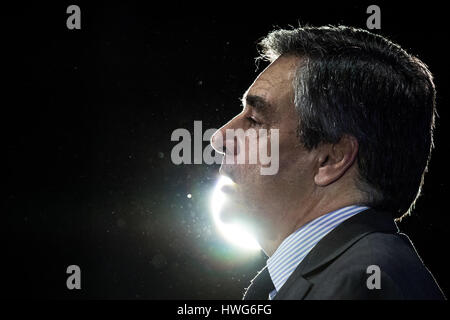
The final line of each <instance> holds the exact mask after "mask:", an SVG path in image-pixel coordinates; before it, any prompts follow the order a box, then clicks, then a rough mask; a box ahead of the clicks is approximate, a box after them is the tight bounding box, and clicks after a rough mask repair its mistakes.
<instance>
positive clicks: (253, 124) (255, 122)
mask: <svg viewBox="0 0 450 320" xmlns="http://www.w3.org/2000/svg"><path fill="white" fill-rule="evenodd" d="M247 120H248V121H249V122H250V125H252V126H256V125H259V122H258V121H256V120H255V119H254V118H252V117H247Z"/></svg>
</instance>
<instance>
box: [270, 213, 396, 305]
mask: <svg viewBox="0 0 450 320" xmlns="http://www.w3.org/2000/svg"><path fill="white" fill-rule="evenodd" d="M376 231H377V232H389V233H396V232H398V228H397V226H396V225H395V223H394V220H393V218H392V215H391V214H390V213H388V212H382V211H376V210H374V209H368V210H366V211H363V212H361V213H359V214H357V215H355V216H353V217H351V218H349V219H347V220H345V221H344V222H342V223H341V224H340V225H338V226H337V227H336V228H335V229H334V230H332V231H331V232H330V233H329V234H327V235H326V236H325V237H324V238H323V239H321V240H320V241H319V242H318V243H317V244H316V246H315V247H314V248H313V249H312V250H311V252H310V253H309V254H308V255H307V256H306V257H305V259H304V260H303V261H302V262H301V263H300V265H299V266H298V267H297V269H296V270H295V271H294V272H293V273H292V275H291V276H290V277H289V279H288V280H287V281H286V283H285V284H284V285H283V287H282V288H281V289H280V291H279V292H278V293H277V295H276V296H275V300H278V299H302V298H303V297H304V296H305V295H306V293H307V292H308V290H309V289H310V287H311V283H310V282H309V281H308V280H307V279H306V277H307V275H308V274H310V273H312V272H313V271H314V270H317V269H319V268H320V267H322V266H324V265H326V264H327V263H329V262H330V261H332V260H334V259H336V258H337V257H338V256H340V255H341V254H342V253H344V251H346V250H347V249H348V248H349V247H351V246H352V245H353V244H354V243H355V242H357V241H358V240H359V239H361V238H362V237H364V236H366V235H367V234H369V233H372V232H376ZM294 283H295V286H293V284H294Z"/></svg>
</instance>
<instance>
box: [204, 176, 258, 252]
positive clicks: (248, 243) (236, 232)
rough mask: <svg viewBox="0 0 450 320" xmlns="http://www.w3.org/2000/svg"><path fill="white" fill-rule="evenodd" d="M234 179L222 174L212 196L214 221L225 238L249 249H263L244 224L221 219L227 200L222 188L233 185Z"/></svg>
mask: <svg viewBox="0 0 450 320" xmlns="http://www.w3.org/2000/svg"><path fill="white" fill-rule="evenodd" d="M233 184H234V183H233V181H232V180H231V179H230V178H228V177H225V176H220V178H219V181H218V182H217V184H216V186H215V188H214V191H213V193H212V197H211V211H212V215H213V218H214V222H215V224H216V226H217V228H218V229H219V230H220V232H221V233H222V235H223V236H224V238H225V239H227V240H228V241H229V242H231V243H232V244H234V245H236V246H238V247H240V248H243V249H248V250H254V251H256V250H261V247H260V245H259V244H258V242H257V241H256V239H255V238H254V237H253V236H252V235H251V234H250V233H249V232H248V231H247V230H245V228H244V227H243V226H242V225H239V224H230V223H224V222H223V221H222V220H221V219H220V211H221V209H222V207H223V205H224V203H225V201H226V197H227V195H226V194H224V193H223V192H222V191H221V189H222V187H224V186H226V185H233Z"/></svg>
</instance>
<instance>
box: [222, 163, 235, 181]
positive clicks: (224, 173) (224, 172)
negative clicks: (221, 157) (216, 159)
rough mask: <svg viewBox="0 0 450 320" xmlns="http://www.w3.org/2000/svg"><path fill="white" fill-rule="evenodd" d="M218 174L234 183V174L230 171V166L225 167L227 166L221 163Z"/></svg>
mask: <svg viewBox="0 0 450 320" xmlns="http://www.w3.org/2000/svg"><path fill="white" fill-rule="evenodd" d="M219 174H220V175H221V176H225V177H227V178H228V179H230V180H231V181H232V182H233V183H236V181H235V177H234V174H233V171H232V169H231V165H227V164H225V163H222V165H221V166H220V169H219Z"/></svg>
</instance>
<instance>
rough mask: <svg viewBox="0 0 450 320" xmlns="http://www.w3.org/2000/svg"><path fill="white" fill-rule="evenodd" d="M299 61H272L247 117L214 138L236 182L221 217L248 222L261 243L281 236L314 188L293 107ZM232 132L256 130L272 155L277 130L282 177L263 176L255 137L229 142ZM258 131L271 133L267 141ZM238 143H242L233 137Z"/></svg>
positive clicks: (250, 98) (249, 97)
mask: <svg viewBox="0 0 450 320" xmlns="http://www.w3.org/2000/svg"><path fill="white" fill-rule="evenodd" d="M300 62H301V59H300V58H299V57H295V56H281V57H279V58H278V59H276V60H275V61H274V62H272V63H271V64H270V65H269V66H268V67H267V68H266V69H265V70H264V71H263V72H262V73H261V74H259V76H258V77H257V78H256V80H255V81H254V83H253V84H252V85H251V86H250V88H249V89H248V90H247V92H246V93H245V95H244V97H243V110H242V112H241V113H239V114H238V115H237V116H235V117H234V118H233V119H232V120H231V121H229V122H228V123H227V124H225V125H224V126H223V127H222V128H220V129H219V130H218V131H217V132H216V134H215V135H214V136H213V138H212V145H213V146H214V148H215V149H216V150H219V151H223V152H224V158H223V161H222V165H221V168H220V172H221V174H223V175H225V176H228V177H229V178H231V179H232V180H233V182H234V185H233V186H226V187H224V188H223V191H224V192H225V193H226V194H227V201H226V204H225V205H224V207H223V208H222V212H221V218H222V219H223V220H224V221H227V222H231V221H239V222H244V223H245V224H246V225H247V226H250V227H251V228H252V229H253V231H254V232H255V234H256V236H257V238H269V239H270V238H272V237H277V235H276V234H273V233H276V232H277V229H276V228H274V226H276V225H278V224H279V223H280V222H281V221H282V220H283V218H284V216H285V215H286V214H287V213H288V212H289V210H291V209H292V210H294V207H296V206H298V204H299V203H301V202H302V199H304V198H305V197H307V196H308V193H309V192H310V191H311V184H312V183H313V170H312V169H313V168H312V167H311V166H312V161H311V160H312V158H311V157H312V156H313V155H312V154H311V153H309V152H307V151H306V150H305V149H304V147H303V146H302V145H301V143H300V141H299V138H298V136H297V128H298V123H299V117H298V114H297V112H296V110H295V107H294V91H293V85H292V81H293V77H294V75H295V72H296V69H297V66H298V64H299V63H300ZM230 129H231V130H237V129H242V130H244V131H248V130H249V129H254V130H255V131H256V132H257V134H256V140H257V144H258V145H260V144H264V143H267V144H268V150H271V148H273V145H274V144H273V142H274V141H273V139H272V137H271V134H270V130H271V129H278V130H279V131H278V132H279V136H278V152H279V159H277V160H278V161H279V168H278V171H277V173H276V174H273V175H263V174H261V167H264V166H265V165H264V164H262V163H261V161H260V159H259V157H258V161H257V162H256V163H253V164H252V163H249V161H248V159H249V157H248V154H249V153H250V151H249V146H250V142H249V139H250V138H249V136H250V135H247V136H244V137H243V139H244V141H230V139H226V132H227V130H230ZM259 129H266V130H267V133H268V134H267V137H266V136H265V135H261V134H260V133H259V132H260V131H259ZM218 136H220V137H221V138H220V139H218V138H217V137H218ZM222 137H223V138H222ZM222 139H223V140H222ZM236 139H240V138H239V137H233V140H236ZM238 146H243V148H245V154H246V155H247V156H246V161H245V162H244V163H236V162H237V161H236V157H237V153H238V152H241V151H242V150H238ZM292 199H296V201H295V202H292Z"/></svg>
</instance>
